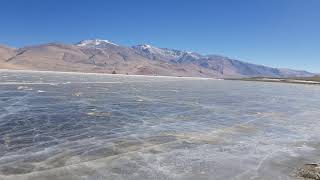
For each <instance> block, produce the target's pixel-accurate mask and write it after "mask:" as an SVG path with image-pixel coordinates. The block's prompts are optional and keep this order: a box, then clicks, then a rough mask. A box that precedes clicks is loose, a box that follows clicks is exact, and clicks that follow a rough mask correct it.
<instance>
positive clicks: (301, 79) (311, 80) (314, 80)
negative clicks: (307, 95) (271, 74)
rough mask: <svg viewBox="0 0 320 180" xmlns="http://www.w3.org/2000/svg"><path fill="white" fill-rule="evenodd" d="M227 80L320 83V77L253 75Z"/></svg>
mask: <svg viewBox="0 0 320 180" xmlns="http://www.w3.org/2000/svg"><path fill="white" fill-rule="evenodd" d="M225 80H237V81H257V82H277V83H294V84H310V85H320V77H296V78H268V77H252V78H226V79H225Z"/></svg>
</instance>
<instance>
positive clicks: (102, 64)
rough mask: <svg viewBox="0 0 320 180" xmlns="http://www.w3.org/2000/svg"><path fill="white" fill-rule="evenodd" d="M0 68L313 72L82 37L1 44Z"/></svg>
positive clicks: (268, 73)
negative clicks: (72, 40) (24, 44)
mask: <svg viewBox="0 0 320 180" xmlns="http://www.w3.org/2000/svg"><path fill="white" fill-rule="evenodd" d="M0 68H6V69H31V70H50V71H78V72H99V73H119V74H143V75H167V76H197V77H252V76H269V77H289V76H312V75H314V74H312V73H309V72H306V71H296V70H290V69H277V68H271V67H266V66H261V65H255V64H250V63H246V62H242V61H238V60H233V59H230V58H227V57H223V56H217V55H201V54H198V53H195V52H187V51H180V50H174V49H168V48H157V47H153V46H151V45H146V44H144V45H136V46H132V47H125V46H120V45H117V44H115V43H113V42H110V41H108V40H99V39H94V40H83V41H80V42H79V43H77V44H75V45H66V44H61V43H49V44H43V45H36V46H28V47H24V48H20V49H13V48H9V47H6V46H0Z"/></svg>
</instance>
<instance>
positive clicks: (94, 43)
mask: <svg viewBox="0 0 320 180" xmlns="http://www.w3.org/2000/svg"><path fill="white" fill-rule="evenodd" d="M76 45H77V46H80V47H96V48H102V47H106V46H109V45H113V46H119V45H117V44H115V43H113V42H111V41H109V40H102V39H89V40H83V41H80V42H79V43H77V44H76Z"/></svg>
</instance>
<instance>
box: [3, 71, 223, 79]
mask: <svg viewBox="0 0 320 180" xmlns="http://www.w3.org/2000/svg"><path fill="white" fill-rule="evenodd" d="M0 72H27V73H28V72H29V73H57V74H79V75H101V76H121V77H123V76H124V77H148V78H177V79H199V80H224V79H223V78H210V77H193V76H163V75H161V76H158V75H156V76H154V75H136V74H130V75H127V74H108V73H91V72H70V71H45V70H29V69H28V70H25V69H0Z"/></svg>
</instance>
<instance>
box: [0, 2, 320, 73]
mask: <svg viewBox="0 0 320 180" xmlns="http://www.w3.org/2000/svg"><path fill="white" fill-rule="evenodd" d="M319 9H320V0H28V1H27V0H1V3H0V25H1V27H0V44H6V45H9V46H14V47H22V46H24V45H30V44H39V43H47V42H65V43H75V42H78V41H80V40H82V39H91V38H101V39H108V40H111V41H113V42H115V43H118V44H123V45H134V44H144V43H147V44H151V45H154V46H158V47H168V48H175V49H182V50H188V51H196V52H200V53H203V54H220V55H225V56H229V57H232V58H236V59H240V60H244V61H248V62H252V63H257V64H264V65H268V66H273V67H287V68H294V69H305V70H309V71H312V72H320V10H319Z"/></svg>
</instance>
